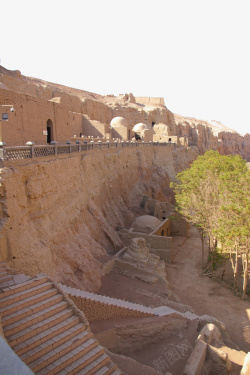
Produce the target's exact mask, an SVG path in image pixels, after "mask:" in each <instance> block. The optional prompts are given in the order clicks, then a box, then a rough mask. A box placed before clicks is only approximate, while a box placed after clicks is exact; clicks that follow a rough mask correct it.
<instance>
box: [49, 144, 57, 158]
mask: <svg viewBox="0 0 250 375" xmlns="http://www.w3.org/2000/svg"><path fill="white" fill-rule="evenodd" d="M50 144H51V145H52V146H54V154H55V155H57V142H56V141H52V142H50Z"/></svg>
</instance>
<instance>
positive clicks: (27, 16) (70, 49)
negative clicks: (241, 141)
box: [0, 0, 250, 134]
mask: <svg viewBox="0 0 250 375" xmlns="http://www.w3.org/2000/svg"><path fill="white" fill-rule="evenodd" d="M249 4H250V1H249V0H126V1H124V0H123V1H121V0H71V1H65V0H49V1H48V0H43V1H40V0H36V1H34V0H22V1H20V0H9V1H8V2H6V1H5V0H0V9H1V20H0V59H1V65H2V66H4V67H5V68H7V69H9V70H16V69H17V70H20V71H21V73H22V74H23V75H26V76H30V77H37V78H40V79H44V80H46V81H50V82H55V83H60V84H63V85H66V86H70V87H74V88H79V89H82V90H87V91H91V92H95V93H98V94H104V95H105V94H114V95H118V94H122V93H123V94H124V93H130V92H131V93H132V94H133V95H134V96H156V97H164V99H165V104H166V106H167V108H168V109H169V110H171V111H172V112H175V113H178V114H180V115H183V116H193V117H196V118H201V119H204V120H206V119H207V120H209V119H210V120H217V121H220V122H222V123H223V124H224V125H227V126H229V127H231V128H233V129H235V130H236V131H238V132H240V133H243V134H244V133H245V132H248V133H250V120H249V113H248V111H249V107H250V105H249V104H250V94H249V90H250V41H249V39H250V21H249Z"/></svg>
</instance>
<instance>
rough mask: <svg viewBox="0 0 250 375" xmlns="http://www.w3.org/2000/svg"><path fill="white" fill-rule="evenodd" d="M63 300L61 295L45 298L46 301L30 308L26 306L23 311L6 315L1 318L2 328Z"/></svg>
mask: <svg viewBox="0 0 250 375" xmlns="http://www.w3.org/2000/svg"><path fill="white" fill-rule="evenodd" d="M62 300H63V296H62V295H61V294H56V295H55V296H53V297H50V298H47V299H46V300H43V301H41V302H38V303H35V304H34V305H33V306H32V307H30V306H28V307H26V308H24V309H20V310H18V311H15V312H13V313H12V314H10V315H6V316H5V317H3V316H2V317H1V318H2V326H3V327H6V326H7V325H9V324H12V323H15V322H17V321H19V320H20V319H24V318H27V317H28V316H30V315H32V314H35V313H38V312H39V311H42V310H44V309H46V308H48V307H50V306H53V305H55V304H57V303H59V302H61V301H62Z"/></svg>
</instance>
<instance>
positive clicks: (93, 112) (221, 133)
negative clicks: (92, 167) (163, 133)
mask: <svg viewBox="0 0 250 375" xmlns="http://www.w3.org/2000/svg"><path fill="white" fill-rule="evenodd" d="M1 91H2V96H1V95H0V104H6V100H5V99H4V98H5V97H6V95H7V94H6V93H7V91H9V92H13V93H16V97H14V96H13V95H12V96H10V100H11V101H12V102H16V103H15V104H16V105H17V107H18V106H19V107H20V111H21V112H22V113H23V111H24V109H22V103H23V101H24V100H25V101H27V100H28V102H29V107H30V102H32V97H33V98H36V102H37V101H38V100H42V101H43V103H42V105H40V106H39V105H38V104H36V108H35V109H32V110H31V109H30V108H27V109H26V111H25V112H26V115H25V124H23V125H21V124H19V128H20V129H21V128H22V129H23V130H22V131H24V130H25V128H26V129H27V131H28V132H29V133H30V129H34V126H36V124H35V123H36V122H37V126H38V124H39V121H40V122H41V120H40V119H39V118H38V117H37V112H40V118H42V116H43V114H44V113H46V116H47V118H49V117H52V116H53V111H54V112H55V111H56V110H55V108H52V107H51V103H57V104H58V105H60V106H61V107H64V108H66V109H67V110H66V112H61V113H60V114H58V118H57V119H56V118H55V121H60V124H61V126H62V125H63V121H64V122H65V125H64V126H65V127H67V126H70V127H71V128H72V132H71V133H72V135H71V136H73V134H76V133H78V132H79V131H81V123H82V117H79V115H85V116H86V118H87V119H89V120H90V122H99V123H100V124H103V126H106V127H107V126H109V124H110V122H111V120H112V118H114V117H116V116H122V117H125V118H126V120H127V121H128V123H130V124H134V125H135V124H136V123H140V122H143V123H144V122H145V123H147V124H149V125H152V124H165V125H166V126H167V129H168V134H169V135H170V136H178V137H187V138H188V141H189V144H190V145H191V146H194V145H196V146H197V147H198V149H199V152H200V153H204V152H205V151H206V150H208V149H210V148H213V149H217V150H219V151H220V152H221V153H223V154H229V153H237V154H240V155H242V157H244V158H245V159H246V160H248V161H250V136H249V135H246V136H244V137H243V136H241V135H239V134H238V133H237V132H235V131H233V130H231V129H229V128H227V127H225V126H224V125H222V124H220V123H218V122H215V121H212V122H208V121H204V120H198V119H195V118H185V117H183V116H180V115H177V114H174V113H172V112H171V111H170V110H169V109H167V108H166V107H165V106H163V105H161V104H154V103H148V104H145V103H136V101H135V99H134V97H133V95H132V94H130V95H127V94H125V95H119V96H118V97H115V96H112V95H109V96H102V95H99V94H95V93H91V92H87V91H84V90H78V89H74V88H70V87H66V86H62V85H59V84H55V83H51V82H46V81H43V80H40V79H38V78H31V77H26V76H23V75H22V74H21V73H20V72H19V71H9V70H7V69H5V68H3V67H1V66H0V94H1ZM18 95H19V96H20V95H26V96H30V98H28V97H27V99H25V98H24V97H23V96H22V97H21V96H20V98H21V99H19V98H18ZM20 100H21V101H20ZM46 102H47V103H48V105H47V107H48V108H51V109H50V110H49V109H48V108H46ZM26 106H27V103H26ZM61 107H60V108H61ZM46 116H45V117H46ZM34 119H35V121H34ZM29 121H31V122H32V123H31V126H30V127H29V126H28V125H27V122H29ZM19 122H21V119H20V120H19ZM76 122H78V123H79V124H78V126H76ZM236 125H237V124H236ZM43 127H44V125H42V124H41V129H42V128H43ZM28 129H29V130H28ZM93 130H94V127H93ZM106 130H107V128H106ZM3 131H6V132H7V130H3ZM29 133H28V134H29ZM66 134H67V133H66V132H65V137H67V135H66ZM90 135H91V134H90ZM14 136H15V135H14V134H12V138H14ZM57 137H59V134H57ZM12 138H11V137H10V138H8V137H7V139H8V142H7V143H8V144H10V142H11V139H12ZM30 138H31V137H30ZM28 140H32V139H29V138H28V135H27V137H26V141H28ZM65 140H66V139H65Z"/></svg>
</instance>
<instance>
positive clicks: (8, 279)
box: [0, 262, 14, 287]
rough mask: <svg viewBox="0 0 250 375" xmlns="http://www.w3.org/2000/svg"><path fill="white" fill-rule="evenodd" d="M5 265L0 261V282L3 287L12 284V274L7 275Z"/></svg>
mask: <svg viewBox="0 0 250 375" xmlns="http://www.w3.org/2000/svg"><path fill="white" fill-rule="evenodd" d="M7 271H8V269H7V265H6V264H5V263H2V262H1V263H0V284H1V286H3V287H8V286H10V285H14V282H13V277H12V275H8V272H7Z"/></svg>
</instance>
